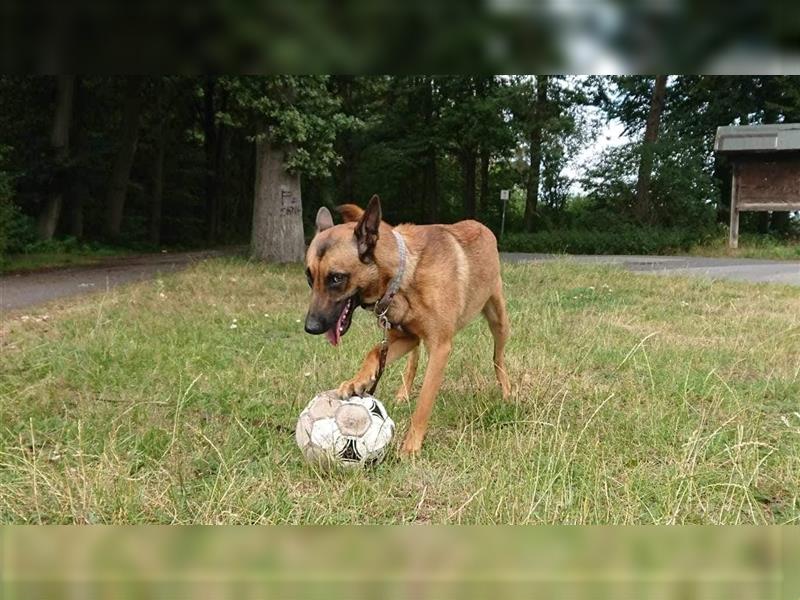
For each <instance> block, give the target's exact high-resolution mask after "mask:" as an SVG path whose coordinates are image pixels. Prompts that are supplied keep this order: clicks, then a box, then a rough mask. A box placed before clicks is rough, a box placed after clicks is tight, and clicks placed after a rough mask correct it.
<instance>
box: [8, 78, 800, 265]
mask: <svg viewBox="0 0 800 600" xmlns="http://www.w3.org/2000/svg"><path fill="white" fill-rule="evenodd" d="M77 81H78V85H77V89H76V94H75V106H74V109H73V114H72V127H71V133H70V143H69V156H68V158H67V159H65V160H58V159H57V158H56V152H55V150H54V149H53V148H52V147H51V141H50V133H51V129H52V127H53V118H54V115H55V110H54V109H55V100H56V82H55V78H53V77H44V76H37V77H9V76H2V77H0V103H2V106H3V111H2V114H0V140H2V143H3V145H5V146H8V147H9V148H13V150H8V151H6V152H5V153H4V157H3V163H2V165H3V166H2V170H3V176H2V177H3V178H4V180H5V182H6V183H5V184H3V185H5V186H6V187H7V186H8V182H13V194H10V193H9V192H6V198H5V200H4V203H3V204H2V208H0V212H1V213H2V216H0V222H2V223H3V225H2V227H3V232H4V233H2V234H0V235H2V236H3V237H4V240H5V241H4V242H3V243H4V244H6V245H8V244H11V245H10V246H9V247H8V248H7V249H6V250H7V251H15V252H19V251H25V250H26V248H28V247H29V246H30V244H31V243H32V242H33V241H34V240H33V237H34V235H35V231H36V229H35V224H36V222H37V220H38V218H39V216H40V214H41V213H42V210H43V207H44V206H45V199H47V198H51V197H52V196H53V193H54V192H60V193H61V194H62V196H63V199H64V203H63V210H62V214H61V218H60V221H59V224H58V228H57V230H56V238H58V239H64V238H66V237H69V236H72V237H75V238H77V239H80V240H81V242H93V241H97V240H100V239H102V235H101V230H102V222H101V217H102V215H103V212H104V209H105V201H106V198H107V197H108V186H109V181H110V173H111V165H112V163H113V160H114V156H115V154H116V152H117V147H118V145H119V140H118V137H119V131H120V121H121V119H122V115H123V108H124V105H125V100H126V93H127V92H126V89H127V86H126V85H125V81H124V79H123V78H119V77H104V76H82V77H80V78H78V80H77ZM535 81H536V80H535V78H534V77H531V76H512V77H506V76H492V75H473V76H463V75H462V76H443V75H437V76H430V75H422V76H420V75H417V76H405V75H400V76H349V75H334V76H226V77H216V76H204V77H196V76H176V77H147V78H145V85H144V86H143V91H142V93H143V95H144V103H143V107H144V108H143V112H142V115H141V127H140V131H139V139H138V146H137V151H136V155H135V157H134V164H133V167H132V170H131V174H130V180H129V181H128V184H127V188H126V189H127V198H126V201H125V213H124V218H123V223H122V232H121V236H120V238H121V240H120V241H121V243H123V244H125V245H126V246H130V247H142V245H143V244H149V243H150V240H151V237H150V236H149V234H148V232H149V230H150V225H151V224H152V223H154V222H158V221H156V220H155V219H154V218H153V214H152V210H153V206H152V205H153V198H154V197H155V189H156V185H155V178H156V173H157V172H163V176H162V180H161V184H162V186H161V188H162V190H163V193H162V195H161V197H162V198H163V206H162V208H161V217H162V218H161V221H160V222H161V235H160V242H161V243H164V244H168V245H171V246H174V245H181V246H184V247H186V246H193V245H201V244H202V245H208V244H214V243H239V242H241V241H243V240H245V239H247V238H248V237H249V232H250V225H251V219H252V212H253V211H252V204H253V182H254V172H255V152H254V147H253V146H254V140H256V139H266V138H269V139H271V140H273V141H274V142H275V143H278V144H281V145H283V146H284V147H285V148H286V149H287V150H288V151H289V166H290V168H292V169H294V170H296V171H298V172H300V173H301V176H302V186H303V193H302V197H303V203H304V207H303V209H304V210H303V214H304V216H305V217H306V222H305V226H306V229H307V233H308V234H310V233H311V232H312V231H313V215H314V213H315V212H316V209H317V207H319V206H322V205H325V206H329V207H333V206H335V205H337V204H340V203H342V202H356V203H364V202H365V201H366V200H367V199H368V198H369V197H370V196H371V195H372V194H375V193H377V194H379V195H380V196H381V198H382V200H383V208H384V215H385V218H386V219H387V220H388V221H389V222H393V223H397V222H403V221H412V222H417V223H429V222H452V221H456V220H460V219H463V218H465V216H469V215H472V214H474V216H475V218H477V219H479V220H481V221H482V222H484V223H486V224H487V225H488V226H490V227H491V228H492V229H493V230H495V231H496V232H499V228H500V220H501V214H500V211H501V203H500V202H499V201H498V197H499V192H500V190H501V189H510V190H512V201H511V202H510V203H509V204H508V212H507V215H506V231H507V232H514V231H520V230H522V229H523V227H524V211H525V198H526V191H530V189H529V188H532V186H533V185H534V181H533V180H532V179H531V178H530V177H529V176H528V175H529V163H530V145H531V133H532V130H533V129H534V128H535V127H536V128H538V127H539V126H541V130H542V136H541V137H542V162H541V178H540V180H539V182H538V186H539V187H538V188H537V192H538V202H537V209H536V215H535V216H536V219H535V221H536V223H535V227H536V228H538V229H539V230H540V231H552V230H558V229H567V230H570V231H572V230H585V229H589V230H591V229H601V228H607V229H608V228H610V229H611V230H615V227H616V226H617V225H618V224H620V223H622V224H626V223H630V222H633V218H632V214H633V208H634V196H635V188H636V177H637V169H638V166H639V163H640V158H641V152H642V137H643V129H644V121H645V118H646V115H647V112H648V104H649V101H650V94H651V91H652V77H642V76H625V77H616V76H614V77H595V76H593V77H571V76H549V77H548V86H547V99H546V102H545V104H544V106H543V107H534V104H535V103H536V101H537V97H536V86H535ZM791 120H795V121H797V120H800V78H796V77H772V76H722V77H709V76H696V75H678V76H670V77H669V80H668V87H667V98H666V102H665V107H664V112H663V115H662V118H661V126H660V128H659V136H658V140H657V142H656V143H654V144H653V146H652V149H653V170H652V177H651V183H650V194H649V196H650V210H651V212H652V214H651V215H650V216H651V218H650V219H649V220H650V221H651V222H652V225H653V226H654V227H656V228H661V229H674V228H688V229H690V230H698V229H699V230H702V231H705V230H707V229H713V228H714V225H715V223H726V222H727V220H728V214H727V211H728V203H729V197H730V167H729V164H728V163H727V161H726V159H725V158H724V157H718V156H714V154H713V138H714V134H715V131H716V128H717V127H718V126H719V125H728V124H732V123H740V124H748V123H772V122H781V121H791ZM610 123H611V124H620V125H621V128H622V129H623V130H624V131H625V132H627V136H628V141H627V143H624V144H621V145H614V146H613V147H606V149H605V150H603V151H598V152H597V153H596V154H595V155H593V156H590V157H589V159H588V160H587V161H586V162H585V164H577V157H578V156H579V155H581V154H582V153H583V152H584V150H585V149H586V148H587V147H592V146H593V145H595V144H596V142H597V136H598V134H599V133H600V132H601V131H602V130H603V128H604V127H605V126H606V125H607V124H610ZM537 131H538V129H537ZM160 140H164V142H163V143H164V147H165V148H164V149H165V153H164V156H165V159H164V163H163V164H162V165H161V167H162V169H161V171H159V170H158V169H157V161H156V158H157V157H158V155H159V151H158V150H159V147H160V146H159V144H160V143H161V142H160ZM603 146H604V144H602V143H600V144H597V145H596V146H595V147H600V148H602V147H603ZM11 205H13V207H12V206H11ZM75 206H79V208H78V209H74V207H75ZM75 211H77V213H79V214H80V215H81V217H82V219H79V220H78V221H82V227H76V225H75V221H76V220H75V219H73V212H75ZM796 222H797V219H796V217H795V218H794V220H792V219H790V218H789V217H788V215H787V214H786V213H776V214H774V215H772V216H770V215H767V214H759V215H751V214H746V215H743V217H742V220H741V227H742V233H743V234H746V233H749V232H756V231H761V232H771V233H773V234H775V235H781V236H784V237H787V236H791V233H792V228H793V227H796ZM209 223H211V225H212V226H211V227H209ZM571 235H572V233H570V232H567V233H565V234H564V236H571ZM622 245H624V244H622Z"/></svg>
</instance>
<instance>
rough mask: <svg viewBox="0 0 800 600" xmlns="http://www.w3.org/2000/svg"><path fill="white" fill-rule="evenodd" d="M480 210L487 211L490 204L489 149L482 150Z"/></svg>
mask: <svg viewBox="0 0 800 600" xmlns="http://www.w3.org/2000/svg"><path fill="white" fill-rule="evenodd" d="M478 206H479V207H480V212H481V213H485V212H486V208H487V207H488V206H489V151H488V150H486V149H485V148H484V149H483V150H481V195H480V198H479V200H478Z"/></svg>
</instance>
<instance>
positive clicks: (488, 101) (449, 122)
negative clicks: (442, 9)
mask: <svg viewBox="0 0 800 600" xmlns="http://www.w3.org/2000/svg"><path fill="white" fill-rule="evenodd" d="M439 84H440V89H441V93H442V96H443V99H442V109H441V115H442V116H441V134H440V136H441V138H442V143H443V145H444V147H445V148H447V150H448V151H449V153H450V154H451V155H452V156H453V157H454V158H455V159H456V161H457V162H458V165H459V167H460V171H461V200H462V215H463V216H464V217H465V218H468V219H469V218H475V216H476V214H477V188H476V184H477V173H476V170H477V167H478V161H479V157H480V154H481V153H484V154H485V155H486V156H487V164H486V175H487V177H488V167H489V165H488V162H489V161H490V157H491V155H492V154H496V153H502V152H504V151H507V150H508V149H509V148H510V146H511V144H512V136H511V135H510V131H509V127H508V124H507V123H506V121H505V119H504V112H503V105H502V104H503V101H504V93H503V84H502V83H501V81H500V79H499V78H497V77H494V76H488V77H487V76H450V77H442V78H439ZM486 192H487V193H488V187H487V190H486Z"/></svg>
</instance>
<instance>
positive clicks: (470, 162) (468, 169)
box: [461, 150, 477, 219]
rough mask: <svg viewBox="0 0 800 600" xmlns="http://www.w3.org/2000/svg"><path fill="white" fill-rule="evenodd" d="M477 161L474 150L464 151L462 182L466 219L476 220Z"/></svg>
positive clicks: (462, 155)
mask: <svg viewBox="0 0 800 600" xmlns="http://www.w3.org/2000/svg"><path fill="white" fill-rule="evenodd" d="M476 163H477V159H476V157H475V151H474V150H464V151H463V152H462V154H461V180H462V183H463V186H464V187H463V190H462V199H463V203H464V218H465V219H474V218H475V166H476Z"/></svg>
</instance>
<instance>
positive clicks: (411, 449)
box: [400, 430, 422, 458]
mask: <svg viewBox="0 0 800 600" xmlns="http://www.w3.org/2000/svg"><path fill="white" fill-rule="evenodd" d="M421 448H422V437H421V436H419V435H417V434H416V433H415V432H414V431H413V430H410V431H409V432H408V433H407V434H406V437H405V439H404V440H403V444H402V445H401V446H400V457H401V458H413V457H415V456H417V455H418V454H419V451H420V449H421Z"/></svg>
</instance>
